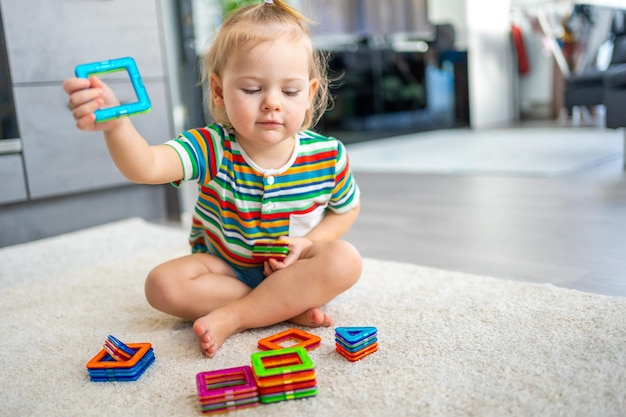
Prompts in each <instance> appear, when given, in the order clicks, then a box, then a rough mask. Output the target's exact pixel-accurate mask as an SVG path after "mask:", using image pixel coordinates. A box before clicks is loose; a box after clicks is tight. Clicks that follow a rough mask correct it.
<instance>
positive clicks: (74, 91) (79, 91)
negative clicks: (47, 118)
mask: <svg viewBox="0 0 626 417" xmlns="http://www.w3.org/2000/svg"><path fill="white" fill-rule="evenodd" d="M63 89H64V90H65V92H66V93H67V94H68V95H69V104H68V106H69V108H70V110H71V111H72V115H73V116H74V120H76V127H78V128H79V129H81V130H102V131H107V130H110V129H113V128H114V127H116V126H117V125H118V124H119V123H120V120H119V119H117V120H110V121H107V122H103V123H96V116H95V114H94V112H95V111H96V110H98V109H100V108H105V107H113V106H118V105H119V101H118V100H117V98H116V97H115V93H114V92H113V90H111V89H110V88H109V86H107V85H106V84H105V83H104V82H103V81H102V80H100V78H98V77H96V76H91V77H89V78H88V79H87V78H68V79H67V80H65V81H64V82H63Z"/></svg>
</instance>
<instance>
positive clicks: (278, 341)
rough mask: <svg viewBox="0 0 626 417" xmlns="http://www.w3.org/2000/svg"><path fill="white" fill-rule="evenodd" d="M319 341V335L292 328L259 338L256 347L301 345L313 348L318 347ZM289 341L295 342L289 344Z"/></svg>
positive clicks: (265, 348)
mask: <svg viewBox="0 0 626 417" xmlns="http://www.w3.org/2000/svg"><path fill="white" fill-rule="evenodd" d="M321 341H322V339H321V338H320V337H319V336H316V335H314V334H311V333H307V332H305V331H302V330H299V329H295V328H292V329H287V330H285V331H282V332H280V333H276V334H274V335H272V336H268V337H266V338H264V339H261V340H259V342H258V347H259V349H263V350H276V349H284V348H288V347H296V346H302V347H303V348H305V349H306V350H313V349H315V348H317V347H319V345H320V343H321ZM289 342H295V343H294V344H291V345H289Z"/></svg>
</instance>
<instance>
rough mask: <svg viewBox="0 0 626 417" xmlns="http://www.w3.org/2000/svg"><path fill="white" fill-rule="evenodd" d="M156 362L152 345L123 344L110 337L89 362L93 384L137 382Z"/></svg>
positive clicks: (88, 367) (88, 370) (88, 368)
mask: <svg viewBox="0 0 626 417" xmlns="http://www.w3.org/2000/svg"><path fill="white" fill-rule="evenodd" d="M153 362H154V352H153V350H152V345H151V344H150V343H129V344H125V343H122V342H121V341H120V340H118V339H117V338H115V337H113V336H111V335H109V337H107V340H106V341H105V342H104V349H102V350H101V351H100V352H99V353H98V354H97V355H96V356H94V357H93V358H91V360H90V361H89V362H87V373H88V374H89V378H90V379H91V380H92V381H93V382H106V381H135V380H137V379H138V378H139V377H140V376H141V375H142V374H143V373H144V371H145V370H146V369H148V367H149V366H150V365H152V363H153Z"/></svg>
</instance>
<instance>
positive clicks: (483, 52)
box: [428, 0, 515, 128]
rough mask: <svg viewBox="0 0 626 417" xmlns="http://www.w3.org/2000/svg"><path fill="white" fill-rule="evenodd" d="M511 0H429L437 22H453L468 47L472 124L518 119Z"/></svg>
mask: <svg viewBox="0 0 626 417" xmlns="http://www.w3.org/2000/svg"><path fill="white" fill-rule="evenodd" d="M510 8H511V0H429V2H428V13H429V16H430V19H431V21H432V22H433V23H453V24H454V25H455V28H456V29H457V36H458V38H459V42H458V44H457V46H458V47H463V45H464V44H466V46H467V51H468V60H469V62H468V65H469V70H468V71H469V74H468V75H469V91H470V124H471V126H472V127H475V128H482V127H494V126H501V125H506V124H509V123H511V122H512V121H513V120H514V119H515V106H514V90H513V83H514V77H513V62H512V54H511V41H510V31H511V22H510Z"/></svg>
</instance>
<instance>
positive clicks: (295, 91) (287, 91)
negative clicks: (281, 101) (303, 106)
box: [283, 90, 300, 97]
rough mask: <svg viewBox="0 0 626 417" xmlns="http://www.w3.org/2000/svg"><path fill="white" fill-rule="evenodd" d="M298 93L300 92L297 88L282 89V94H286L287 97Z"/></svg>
mask: <svg viewBox="0 0 626 417" xmlns="http://www.w3.org/2000/svg"><path fill="white" fill-rule="evenodd" d="M298 93H300V91H299V90H284V91H283V94H284V95H286V96H287V97H295V96H297V95H298Z"/></svg>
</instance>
